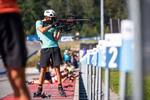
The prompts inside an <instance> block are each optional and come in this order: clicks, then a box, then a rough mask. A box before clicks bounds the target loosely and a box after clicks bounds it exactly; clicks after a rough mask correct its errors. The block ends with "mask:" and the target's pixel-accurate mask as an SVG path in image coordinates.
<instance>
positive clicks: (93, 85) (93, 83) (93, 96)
mask: <svg viewBox="0 0 150 100" xmlns="http://www.w3.org/2000/svg"><path fill="white" fill-rule="evenodd" d="M95 67H96V66H93V82H92V89H93V92H92V93H93V94H92V100H95Z"/></svg>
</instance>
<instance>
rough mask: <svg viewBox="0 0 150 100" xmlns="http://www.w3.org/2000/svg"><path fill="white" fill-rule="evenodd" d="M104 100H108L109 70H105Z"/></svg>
mask: <svg viewBox="0 0 150 100" xmlns="http://www.w3.org/2000/svg"><path fill="white" fill-rule="evenodd" d="M105 100H109V69H108V68H105Z"/></svg>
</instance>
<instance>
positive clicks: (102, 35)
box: [101, 0, 104, 40]
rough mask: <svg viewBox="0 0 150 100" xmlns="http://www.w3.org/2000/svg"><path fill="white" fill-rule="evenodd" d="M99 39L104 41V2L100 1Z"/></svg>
mask: <svg viewBox="0 0 150 100" xmlns="http://www.w3.org/2000/svg"><path fill="white" fill-rule="evenodd" d="M101 38H102V40H103V39H104V0H101Z"/></svg>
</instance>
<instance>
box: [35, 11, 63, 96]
mask: <svg viewBox="0 0 150 100" xmlns="http://www.w3.org/2000/svg"><path fill="white" fill-rule="evenodd" d="M44 16H45V17H44V19H43V20H37V21H36V32H37V35H38V37H39V39H40V42H41V56H40V65H41V73H40V76H39V87H38V90H37V93H36V94H37V96H40V95H41V93H42V85H43V81H44V76H45V72H46V68H47V67H48V66H49V64H50V59H51V60H52V66H53V67H54V68H55V71H56V75H57V81H58V91H59V93H60V95H61V96H66V94H65V92H64V90H63V88H62V82H61V74H60V65H61V64H62V57H61V54H60V48H59V45H58V43H57V42H58V40H59V37H60V34H61V31H62V30H61V28H60V29H57V28H56V26H57V24H58V23H55V22H54V20H55V19H56V13H55V11H54V10H51V9H48V10H45V11H44ZM47 20H49V21H50V22H51V23H50V24H44V25H43V24H42V22H43V21H47Z"/></svg>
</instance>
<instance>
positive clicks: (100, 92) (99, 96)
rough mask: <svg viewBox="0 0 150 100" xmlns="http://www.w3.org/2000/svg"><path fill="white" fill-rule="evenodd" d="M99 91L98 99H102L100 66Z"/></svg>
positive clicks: (100, 69)
mask: <svg viewBox="0 0 150 100" xmlns="http://www.w3.org/2000/svg"><path fill="white" fill-rule="evenodd" d="M98 69H99V82H98V83H99V86H98V87H99V91H98V100H102V96H101V95H102V68H101V67H99V68H98Z"/></svg>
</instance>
